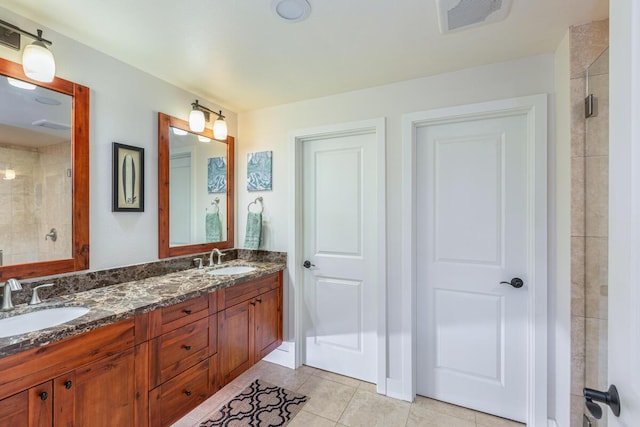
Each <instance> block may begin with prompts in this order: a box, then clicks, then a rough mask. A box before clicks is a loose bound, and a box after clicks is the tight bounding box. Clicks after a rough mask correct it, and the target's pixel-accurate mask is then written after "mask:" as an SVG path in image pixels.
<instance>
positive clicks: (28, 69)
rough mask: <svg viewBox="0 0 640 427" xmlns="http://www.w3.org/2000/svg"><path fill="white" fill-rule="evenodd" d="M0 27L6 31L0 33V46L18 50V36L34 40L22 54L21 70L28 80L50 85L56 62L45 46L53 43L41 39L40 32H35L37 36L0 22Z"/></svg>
mask: <svg viewBox="0 0 640 427" xmlns="http://www.w3.org/2000/svg"><path fill="white" fill-rule="evenodd" d="M0 27H3V28H5V29H6V30H7V31H0V44H3V45H5V46H8V47H11V48H13V49H16V50H20V35H21V34H22V35H25V36H28V37H31V38H32V39H35V41H34V42H33V43H31V44H30V45H28V46H26V47H25V48H24V51H23V52H22V69H23V70H24V74H25V75H26V76H27V77H29V78H30V79H33V80H36V81H39V82H45V83H51V82H52V81H53V78H54V77H55V74H56V61H55V59H54V58H53V54H52V53H51V51H50V50H49V49H47V45H52V44H53V43H52V42H51V41H49V40H47V39H44V38H42V30H40V29H38V30H37V33H38V34H37V35H36V34H32V33H30V32H28V31H25V30H23V29H22V28H20V27H16V26H15V25H13V24H9V23H8V22H5V21H2V20H0Z"/></svg>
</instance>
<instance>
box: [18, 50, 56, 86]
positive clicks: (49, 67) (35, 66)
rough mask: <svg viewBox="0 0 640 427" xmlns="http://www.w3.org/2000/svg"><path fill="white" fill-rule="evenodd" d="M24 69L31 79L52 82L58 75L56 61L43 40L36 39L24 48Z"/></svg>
mask: <svg viewBox="0 0 640 427" xmlns="http://www.w3.org/2000/svg"><path fill="white" fill-rule="evenodd" d="M22 69H23V70H24V74H25V75H26V76H27V77H29V78H30V79H33V80H37V81H39V82H45V83H51V82H52V81H53V78H54V76H55V75H56V61H55V59H53V54H52V53H51V51H50V50H49V49H47V47H46V46H45V44H44V43H43V42H41V41H35V42H33V43H31V44H30V45H28V46H27V47H25V48H24V52H23V53H22Z"/></svg>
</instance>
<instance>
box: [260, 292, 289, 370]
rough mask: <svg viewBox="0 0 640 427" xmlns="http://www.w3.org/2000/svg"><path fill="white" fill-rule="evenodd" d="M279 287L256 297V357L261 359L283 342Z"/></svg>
mask: <svg viewBox="0 0 640 427" xmlns="http://www.w3.org/2000/svg"><path fill="white" fill-rule="evenodd" d="M278 294H279V292H278V289H274V290H271V291H269V292H267V293H264V294H262V295H260V296H258V297H257V298H256V299H255V303H256V304H255V306H253V307H254V310H255V316H254V323H255V336H256V344H255V358H254V361H256V362H257V361H258V360H261V359H262V358H263V357H265V356H266V355H267V354H269V353H271V351H272V350H274V349H275V348H277V347H278V346H279V345H280V344H282V327H281V326H280V325H281V324H282V320H281V319H282V317H281V311H280V307H279V297H278Z"/></svg>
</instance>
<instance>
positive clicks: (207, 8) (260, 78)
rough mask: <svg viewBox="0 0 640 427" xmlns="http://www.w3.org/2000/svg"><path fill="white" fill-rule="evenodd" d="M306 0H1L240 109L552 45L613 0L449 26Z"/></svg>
mask: <svg viewBox="0 0 640 427" xmlns="http://www.w3.org/2000/svg"><path fill="white" fill-rule="evenodd" d="M309 3H311V8H312V11H311V15H310V16H309V18H308V19H306V20H305V21H302V22H298V23H288V22H284V21H282V20H280V19H279V18H277V17H276V16H275V15H274V14H273V13H272V12H271V0H134V1H131V0H109V1H105V0H3V1H2V6H3V7H5V8H7V9H9V10H11V11H13V12H15V13H17V14H20V15H23V16H25V17H27V18H29V19H31V20H33V21H35V22H38V23H40V24H42V25H43V26H46V27H49V28H51V29H53V30H55V31H57V32H59V33H61V34H64V35H66V36H68V37H71V38H73V39H76V40H80V41H82V43H84V44H86V45H89V46H91V47H93V48H95V49H97V50H99V51H102V52H104V53H106V54H108V55H110V56H113V57H115V58H117V59H119V60H121V61H124V62H126V63H128V64H130V65H132V66H134V67H136V68H139V69H141V70H143V71H146V72H148V73H149V74H152V75H155V76H157V77H159V78H161V79H163V80H166V81H168V82H170V83H172V84H174V85H176V86H178V87H181V88H183V89H185V90H187V91H189V92H193V93H194V94H196V95H198V96H200V97H203V98H206V99H209V100H211V101H215V102H218V103H219V104H220V105H222V106H225V107H227V108H229V109H232V110H235V111H245V110H252V109H256V108H261V107H266V106H272V105H278V104H284V103H289V102H293V101H299V100H303V99H309V98H316V97H321V96H326V95H332V94H336V93H340V92H346V91H351V90H357V89H363V88H367V87H373V86H378V85H382V84H387V83H391V82H397V81H402V80H408V79H412V78H417V77H423V76H428V75H434V74H439V73H444V72H449V71H453V70H458V69H463V68H468V67H473V66H478V65H483V64H489V63H495V62H501V61H507V60H512V59H517V58H522V57H526V56H531V55H538V54H545V53H552V52H554V51H555V49H556V47H557V45H558V43H559V42H560V40H561V39H562V37H563V36H564V34H565V32H566V30H567V28H568V27H569V26H571V25H576V24H582V23H586V22H590V21H593V20H600V19H605V18H606V17H607V16H608V0H513V3H512V5H511V10H510V13H509V15H508V16H507V18H506V19H505V20H504V21H501V22H497V23H493V24H490V25H485V26H480V27H476V28H472V29H467V30H463V31H459V32H454V33H448V34H446V35H441V34H440V32H439V27H438V15H437V8H436V0H309ZM45 37H46V33H45ZM52 50H53V51H54V53H55V44H54V45H53V47H52Z"/></svg>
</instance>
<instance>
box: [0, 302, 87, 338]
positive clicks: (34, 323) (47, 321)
mask: <svg viewBox="0 0 640 427" xmlns="http://www.w3.org/2000/svg"><path fill="white" fill-rule="evenodd" d="M88 312H89V309H88V308H86V307H60V308H49V309H46V310H39V311H33V312H31V313H25V314H20V315H18V316H13V317H7V318H6V319H0V338H4V337H10V336H13V335H19V334H26V333H27V332H33V331H39V330H40V329H46V328H50V327H52V326H56V325H61V324H63V323H66V322H69V321H71V320H73V319H77V318H78V317H80V316H83V315H85V314H87V313H88Z"/></svg>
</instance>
